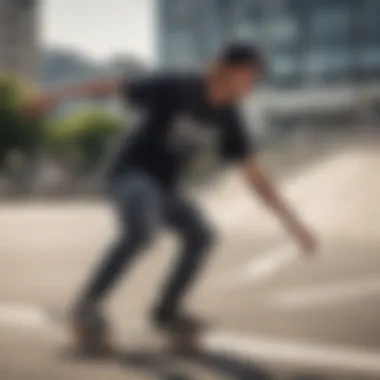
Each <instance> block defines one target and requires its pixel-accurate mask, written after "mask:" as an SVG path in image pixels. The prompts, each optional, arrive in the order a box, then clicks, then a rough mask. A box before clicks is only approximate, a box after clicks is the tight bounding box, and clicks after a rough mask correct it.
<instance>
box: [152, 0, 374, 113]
mask: <svg viewBox="0 0 380 380" xmlns="http://www.w3.org/2000/svg"><path fill="white" fill-rule="evenodd" d="M157 1H158V10H159V15H160V16H159V17H160V23H159V25H160V33H159V47H160V48H159V50H160V51H159V53H160V61H161V65H162V66H163V67H196V66H199V65H200V64H201V63H202V62H205V61H207V60H208V59H210V58H211V57H212V56H213V55H214V54H215V53H216V52H218V50H219V49H220V48H221V47H222V46H223V45H224V44H225V43H226V42H229V41H232V40H241V41H248V42H249V41H251V42H253V43H255V44H256V45H259V46H260V47H261V48H262V50H263V51H264V53H265V55H266V57H267V60H268V68H269V70H268V77H267V79H266V85H267V86H266V88H267V90H268V91H269V93H271V94H272V95H271V96H267V100H269V102H268V107H269V108H270V107H272V108H274V110H273V112H276V111H277V110H281V109H282V110H290V111H289V112H291V110H292V109H293V110H296V109H301V108H302V107H304V108H308V107H309V108H310V106H311V105H314V106H315V107H316V111H317V112H319V111H320V110H319V109H318V106H320V107H319V108H320V109H325V108H329V107H333V108H334V107H335V108H334V109H339V108H340V109H352V108H353V106H354V107H357V106H358V105H359V104H361V102H362V100H363V99H368V98H371V97H373V96H374V97H375V98H376V99H380V93H379V87H378V86H377V84H379V85H380V22H379V20H380V0H157ZM358 86H364V87H363V91H361V90H360V91H358ZM366 86H372V87H371V89H370V90H368V89H367V88H366ZM373 86H375V88H373ZM327 89H328V91H326V90H327ZM334 89H337V90H336V91H335V90H334ZM297 93H298V95H297ZM284 94H286V96H284ZM305 94H306V95H305ZM359 94H360V96H361V99H358V98H357V96H359ZM375 103H376V101H375ZM378 104H379V103H378V102H377V103H376V104H375V108H376V109H378V108H379V107H378Z"/></svg>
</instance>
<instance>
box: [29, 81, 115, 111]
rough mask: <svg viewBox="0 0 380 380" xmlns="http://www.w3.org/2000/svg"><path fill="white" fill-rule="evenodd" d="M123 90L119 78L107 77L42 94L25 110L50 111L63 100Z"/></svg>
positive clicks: (100, 95) (97, 95) (99, 95)
mask: <svg viewBox="0 0 380 380" xmlns="http://www.w3.org/2000/svg"><path fill="white" fill-rule="evenodd" d="M121 91H122V83H121V81H120V80H119V79H114V78H106V79H99V80H95V81H92V82H88V83H82V84H73V85H69V86H67V87H63V88H60V89H57V90H53V91H50V92H48V93H46V94H43V95H40V96H39V97H37V98H36V99H34V100H33V101H32V102H30V103H29V104H27V106H26V109H25V111H26V112H27V113H29V114H40V113H44V112H48V111H49V110H51V109H52V108H54V107H55V106H56V105H58V104H59V103H60V102H62V101H66V100H71V99H75V98H80V97H85V98H93V97H103V96H113V95H117V94H118V93H120V92H121Z"/></svg>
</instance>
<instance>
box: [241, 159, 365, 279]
mask: <svg viewBox="0 0 380 380" xmlns="http://www.w3.org/2000/svg"><path fill="white" fill-rule="evenodd" d="M359 158H362V159H361V160H359ZM363 159H364V158H363V157H360V156H359V157H357V155H354V154H347V153H345V154H342V155H340V156H338V157H335V158H334V159H333V160H330V161H327V162H325V161H324V162H323V163H322V164H319V165H316V166H315V167H313V169H312V171H311V172H308V173H307V174H306V175H303V176H300V177H296V178H295V179H293V180H292V181H290V183H287V187H288V190H289V189H292V190H293V191H295V190H297V191H298V192H299V190H300V188H301V189H302V192H301V193H300V195H302V197H303V198H304V199H305V200H306V201H307V203H306V205H305V206H306V207H303V210H302V211H303V213H304V214H305V216H306V217H307V219H308V220H309V222H310V223H312V224H313V225H318V226H320V227H321V226H325V227H326V226H328V225H330V224H331V222H332V221H333V220H334V218H335V219H336V204H335V203H336V200H337V199H338V197H339V195H340V194H341V193H342V191H343V192H344V191H346V189H347V184H348V183H349V182H350V181H351V180H352V178H355V175H356V173H357V172H359V171H360V170H361V168H362V165H363V162H362V161H363ZM327 179H328V182H329V187H327V184H326V180H327ZM321 184H323V185H324V188H323V191H321V190H320V185H321ZM310 192H311V193H312V194H313V197H311V199H310ZM313 198H314V199H313ZM298 257H299V255H298V254H297V252H296V248H288V246H284V247H281V248H277V249H275V250H273V251H270V252H269V253H267V254H265V255H263V256H262V257H260V258H258V259H257V258H256V259H253V260H252V261H251V262H250V263H248V265H247V266H244V269H243V275H240V276H239V280H238V281H239V282H243V283H246V282H247V280H250V281H264V280H266V279H269V278H270V277H273V276H274V275H276V274H277V273H278V272H280V271H282V270H284V269H285V268H287V267H290V266H291V265H292V263H293V262H295V261H296V260H297V258H298ZM235 283H236V282H235Z"/></svg>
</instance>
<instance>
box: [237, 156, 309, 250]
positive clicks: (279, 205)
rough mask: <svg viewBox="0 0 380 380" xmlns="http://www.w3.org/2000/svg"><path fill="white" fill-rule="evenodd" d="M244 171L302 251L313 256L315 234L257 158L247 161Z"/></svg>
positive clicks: (250, 182)
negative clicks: (278, 188)
mask: <svg viewBox="0 0 380 380" xmlns="http://www.w3.org/2000/svg"><path fill="white" fill-rule="evenodd" d="M242 169H243V173H244V175H245V178H246V179H247V181H248V183H249V184H250V185H251V186H252V187H253V188H254V190H255V191H256V193H257V194H259V196H260V197H261V199H262V200H264V202H265V203H266V204H267V205H268V206H269V207H270V208H271V209H272V210H273V211H274V212H275V213H276V214H277V216H278V217H279V218H280V220H281V222H282V223H283V225H284V226H285V228H286V230H287V231H288V232H289V233H290V234H291V235H292V237H293V238H295V239H296V241H297V243H298V244H299V246H300V247H301V249H302V250H303V251H304V252H305V253H306V254H309V255H311V254H313V253H314V252H315V250H316V240H315V238H314V236H313V233H312V232H311V231H310V230H309V229H308V227H306V225H305V224H304V223H302V222H301V220H300V219H299V218H298V216H297V215H296V213H295V212H294V211H293V210H292V208H291V207H290V206H289V205H288V204H287V202H286V201H285V200H284V199H283V198H282V196H281V195H280V194H279V192H278V191H277V190H276V188H275V186H274V185H273V184H272V182H271V180H270V179H269V177H268V175H267V174H266V173H265V171H264V170H263V169H262V167H261V166H260V164H259V163H258V162H257V160H256V159H255V158H250V159H248V160H245V162H244V163H243V165H242Z"/></svg>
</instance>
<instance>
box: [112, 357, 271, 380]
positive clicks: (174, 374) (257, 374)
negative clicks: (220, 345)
mask: <svg viewBox="0 0 380 380" xmlns="http://www.w3.org/2000/svg"><path fill="white" fill-rule="evenodd" d="M118 360H119V362H120V363H121V364H122V365H124V366H128V367H130V368H134V369H140V370H143V371H147V372H149V373H150V374H151V375H152V374H153V375H155V376H157V379H158V380H196V379H194V378H193V377H192V375H191V373H192V372H193V371H191V368H197V369H203V370H206V371H207V372H210V371H211V372H214V373H217V374H219V375H220V376H221V379H231V380H272V379H273V377H271V376H270V375H269V374H268V373H265V372H264V371H263V370H262V369H260V368H258V367H257V366H256V365H255V364H253V363H252V362H249V360H248V359H247V360H241V359H238V358H236V357H232V356H230V355H227V354H224V353H223V354H222V353H209V352H207V353H206V352H197V353H186V354H185V353H159V352H150V353H149V352H146V351H144V352H143V351H141V352H136V351H127V352H124V353H123V354H121V355H120V357H119V358H118Z"/></svg>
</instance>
